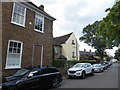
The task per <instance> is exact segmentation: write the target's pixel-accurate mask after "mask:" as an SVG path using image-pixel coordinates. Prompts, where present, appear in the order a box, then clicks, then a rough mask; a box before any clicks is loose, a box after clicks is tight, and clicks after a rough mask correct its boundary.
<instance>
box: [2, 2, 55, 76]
mask: <svg viewBox="0 0 120 90" xmlns="http://www.w3.org/2000/svg"><path fill="white" fill-rule="evenodd" d="M54 20H55V18H54V17H52V16H50V15H49V14H47V13H46V12H45V11H44V6H43V5H41V6H40V7H37V6H36V5H34V4H33V3H32V2H2V74H3V76H8V75H10V74H12V73H14V72H15V71H16V70H19V69H21V68H27V67H29V66H32V67H37V66H41V67H42V66H49V65H52V45H53V21H54Z"/></svg>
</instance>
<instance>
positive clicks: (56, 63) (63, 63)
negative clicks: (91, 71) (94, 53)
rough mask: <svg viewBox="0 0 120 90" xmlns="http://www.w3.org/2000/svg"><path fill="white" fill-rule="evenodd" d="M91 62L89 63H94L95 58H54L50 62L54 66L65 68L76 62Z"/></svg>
mask: <svg viewBox="0 0 120 90" xmlns="http://www.w3.org/2000/svg"><path fill="white" fill-rule="evenodd" d="M86 62H87V63H91V64H95V63H96V60H80V61H78V60H67V61H65V60H62V59H56V60H53V62H52V66H54V67H58V68H60V67H65V68H70V67H72V66H73V65H75V64H76V63H86Z"/></svg>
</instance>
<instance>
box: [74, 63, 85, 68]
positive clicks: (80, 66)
mask: <svg viewBox="0 0 120 90" xmlns="http://www.w3.org/2000/svg"><path fill="white" fill-rule="evenodd" d="M82 67H84V65H83V64H76V65H74V66H73V68H82Z"/></svg>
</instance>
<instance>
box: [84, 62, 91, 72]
mask: <svg viewBox="0 0 120 90" xmlns="http://www.w3.org/2000/svg"><path fill="white" fill-rule="evenodd" d="M85 67H86V73H87V74H88V73H90V72H91V65H89V64H85Z"/></svg>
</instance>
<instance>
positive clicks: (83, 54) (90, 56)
mask: <svg viewBox="0 0 120 90" xmlns="http://www.w3.org/2000/svg"><path fill="white" fill-rule="evenodd" d="M94 57H95V52H91V50H90V51H86V50H85V49H84V51H80V60H94V59H95V58H94Z"/></svg>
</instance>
